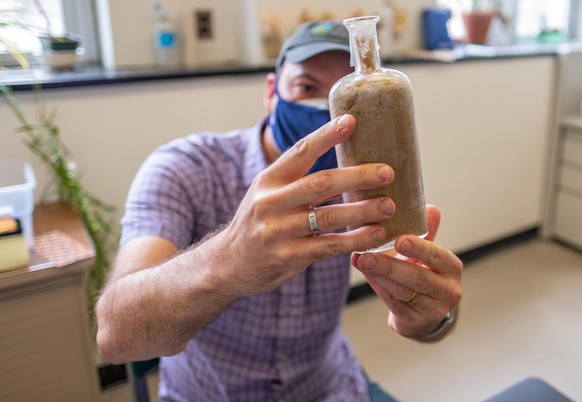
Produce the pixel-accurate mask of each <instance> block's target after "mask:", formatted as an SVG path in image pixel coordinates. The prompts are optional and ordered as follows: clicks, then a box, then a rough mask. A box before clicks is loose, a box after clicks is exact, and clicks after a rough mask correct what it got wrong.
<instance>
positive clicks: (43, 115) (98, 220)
mask: <svg viewBox="0 0 582 402" xmlns="http://www.w3.org/2000/svg"><path fill="white" fill-rule="evenodd" d="M23 7H34V8H35V9H36V11H37V13H40V15H41V16H42V17H43V19H44V21H45V24H44V25H45V27H44V28H43V29H40V30H39V28H38V27H35V26H30V25H26V24H23V23H21V22H20V19H21V13H22V9H23ZM4 28H18V29H25V30H29V31H40V32H44V33H45V35H46V34H47V33H48V35H50V36H53V35H52V32H51V25H50V19H49V18H48V16H47V14H46V13H45V12H44V9H43V7H42V4H41V2H40V0H23V1H22V2H21V3H20V4H19V5H18V6H17V7H13V8H4V7H2V6H1V5H0V45H2V46H4V47H5V48H6V49H7V50H8V52H9V53H10V54H11V55H12V57H14V59H16V61H18V63H19V64H20V66H21V68H23V69H24V68H28V67H29V64H28V60H27V58H26V55H25V54H24V53H22V52H20V51H19V49H18V48H17V46H15V45H14V44H13V43H12V42H11V41H10V40H9V39H8V38H9V35H8V38H7V37H6V36H7V35H2V33H3V29H4ZM56 40H58V39H56ZM38 90H39V93H40V88H38ZM0 95H1V96H2V97H3V98H4V99H5V100H6V101H7V103H8V105H9V106H10V108H11V110H12V111H13V112H14V115H15V116H16V118H17V120H18V122H19V124H20V127H18V128H17V129H16V131H17V132H18V133H21V134H22V135H23V136H24V139H23V143H24V144H25V146H26V147H27V148H28V149H29V150H30V151H31V152H32V153H33V154H34V155H36V156H37V157H38V158H39V159H40V160H41V161H42V162H43V163H44V164H45V165H46V166H47V167H48V169H49V171H50V172H51V173H52V175H53V178H54V180H53V181H52V184H53V185H52V190H55V193H56V196H57V197H56V198H58V199H59V200H62V201H67V202H68V203H70V204H71V205H72V207H73V208H74V209H75V211H76V212H77V213H78V215H79V217H80V219H81V221H82V222H83V225H84V226H85V228H86V230H87V234H88V235H89V237H90V239H91V242H92V244H93V248H94V250H95V263H94V264H93V266H92V267H91V268H90V270H89V275H88V278H87V281H86V295H87V304H88V306H89V314H90V316H91V318H93V310H94V305H95V302H96V300H97V295H98V293H99V291H100V289H101V288H102V287H103V285H104V283H105V279H106V277H107V271H108V269H109V267H110V265H111V260H110V255H111V251H112V248H113V247H114V246H115V245H116V243H117V239H118V235H117V233H116V230H115V225H114V218H115V208H114V207H112V206H110V205H107V204H106V203H104V202H102V201H100V200H99V199H98V198H97V197H96V196H94V195H93V194H91V193H89V192H88V191H87V190H85V188H84V187H83V185H82V184H81V180H80V177H79V175H78V173H77V169H76V166H75V162H74V159H73V157H72V155H71V152H70V151H69V149H68V148H67V147H66V145H65V144H64V142H63V141H62V138H61V136H60V132H59V127H58V126H57V125H56V123H55V116H56V114H55V113H54V111H49V110H47V108H46V106H45V105H44V103H43V102H41V101H38V102H37V107H36V111H37V116H36V119H34V120H33V119H31V118H29V117H28V116H27V114H26V113H25V112H24V110H23V108H22V106H21V104H20V102H19V101H18V99H17V98H16V96H15V95H14V93H13V91H12V89H11V88H10V87H9V86H8V85H4V84H1V83H0ZM49 190H50V189H49Z"/></svg>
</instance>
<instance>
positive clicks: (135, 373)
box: [125, 358, 160, 402]
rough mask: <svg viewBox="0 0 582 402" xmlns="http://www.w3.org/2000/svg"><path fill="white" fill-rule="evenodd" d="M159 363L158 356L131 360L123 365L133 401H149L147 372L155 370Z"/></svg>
mask: <svg viewBox="0 0 582 402" xmlns="http://www.w3.org/2000/svg"><path fill="white" fill-rule="evenodd" d="M159 365H160V359H159V358H155V359H151V360H144V361H139V362H131V363H127V364H126V365H125V371H126V373H127V378H128V380H129V384H130V386H131V392H132V394H133V400H134V401H135V402H149V400H150V395H149V392H148V384H147V374H149V373H151V372H153V371H155V370H157V368H158V366H159Z"/></svg>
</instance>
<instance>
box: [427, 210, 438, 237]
mask: <svg viewBox="0 0 582 402" xmlns="http://www.w3.org/2000/svg"><path fill="white" fill-rule="evenodd" d="M426 218H427V223H428V234H427V235H426V237H425V239H426V240H431V241H433V240H434V239H435V238H436V235H437V232H438V230H439V225H440V222H441V212H440V211H439V209H438V208H437V207H436V206H434V205H431V204H427V205H426Z"/></svg>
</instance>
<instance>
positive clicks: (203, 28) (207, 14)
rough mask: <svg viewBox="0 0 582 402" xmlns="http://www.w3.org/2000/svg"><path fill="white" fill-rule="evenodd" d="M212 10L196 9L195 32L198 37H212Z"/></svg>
mask: <svg viewBox="0 0 582 402" xmlns="http://www.w3.org/2000/svg"><path fill="white" fill-rule="evenodd" d="M212 28H213V24H212V12H211V11H210V10H197V11H196V32H197V36H198V39H212V36H213V29H212Z"/></svg>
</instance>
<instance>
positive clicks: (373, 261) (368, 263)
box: [362, 255, 376, 270]
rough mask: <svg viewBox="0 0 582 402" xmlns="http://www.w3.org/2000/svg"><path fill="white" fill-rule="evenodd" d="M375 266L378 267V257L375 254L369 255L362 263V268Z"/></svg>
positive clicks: (367, 268) (370, 268)
mask: <svg viewBox="0 0 582 402" xmlns="http://www.w3.org/2000/svg"><path fill="white" fill-rule="evenodd" d="M374 268H376V257H374V256H373V255H368V258H366V259H365V261H364V263H363V264H362V269H365V270H372V269H374Z"/></svg>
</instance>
